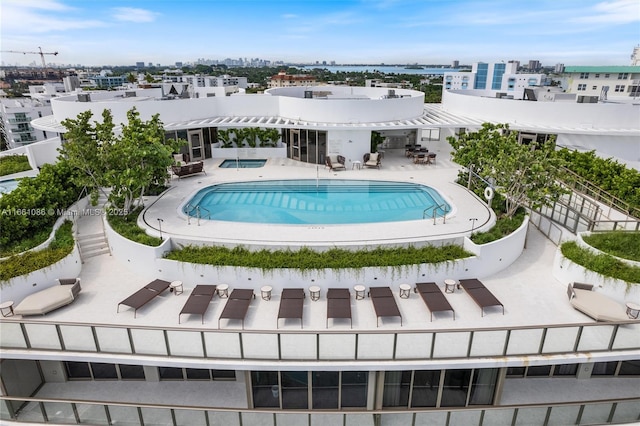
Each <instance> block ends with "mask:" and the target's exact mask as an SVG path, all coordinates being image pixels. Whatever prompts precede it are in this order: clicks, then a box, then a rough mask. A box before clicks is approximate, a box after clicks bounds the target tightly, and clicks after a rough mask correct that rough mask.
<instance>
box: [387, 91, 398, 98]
mask: <svg viewBox="0 0 640 426" xmlns="http://www.w3.org/2000/svg"><path fill="white" fill-rule="evenodd" d="M387 98H397V96H396V91H395V90H393V89H389V90H387Z"/></svg>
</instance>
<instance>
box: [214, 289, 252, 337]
mask: <svg viewBox="0 0 640 426" xmlns="http://www.w3.org/2000/svg"><path fill="white" fill-rule="evenodd" d="M255 297H256V295H255V294H254V293H253V290H252V289H243V288H236V289H235V290H233V291H232V292H231V294H230V295H229V300H227V304H226V305H224V309H223V310H222V314H220V318H218V328H220V320H221V319H228V320H233V319H237V320H240V321H242V329H243V330H244V318H245V317H246V316H247V311H248V310H249V305H250V304H251V299H255Z"/></svg>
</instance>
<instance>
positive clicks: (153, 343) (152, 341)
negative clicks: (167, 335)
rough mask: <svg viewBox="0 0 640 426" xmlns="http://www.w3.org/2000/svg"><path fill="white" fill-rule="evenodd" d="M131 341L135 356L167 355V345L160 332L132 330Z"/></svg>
mask: <svg viewBox="0 0 640 426" xmlns="http://www.w3.org/2000/svg"><path fill="white" fill-rule="evenodd" d="M130 330H131V340H132V341H133V348H134V350H135V352H136V353H137V354H145V355H168V354H167V343H166V342H165V340H164V333H163V331H162V330H147V329H140V328H132V329H130Z"/></svg>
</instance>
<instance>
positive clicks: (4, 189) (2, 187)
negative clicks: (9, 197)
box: [0, 179, 18, 197]
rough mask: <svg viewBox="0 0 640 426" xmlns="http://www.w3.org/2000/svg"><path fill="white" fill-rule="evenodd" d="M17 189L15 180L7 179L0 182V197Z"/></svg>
mask: <svg viewBox="0 0 640 426" xmlns="http://www.w3.org/2000/svg"><path fill="white" fill-rule="evenodd" d="M17 187H18V181H17V180H15V179H7V180H3V181H0V197H2V194H8V193H10V192H11V191H13V190H14V189H16V188H17Z"/></svg>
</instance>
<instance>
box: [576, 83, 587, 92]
mask: <svg viewBox="0 0 640 426" xmlns="http://www.w3.org/2000/svg"><path fill="white" fill-rule="evenodd" d="M584 90H587V85H586V84H578V91H584Z"/></svg>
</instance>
